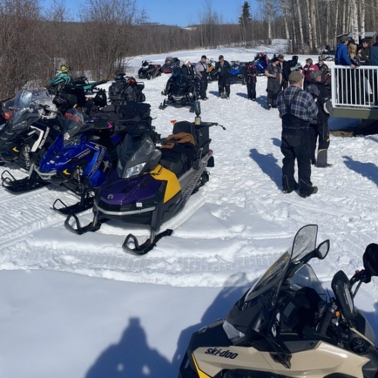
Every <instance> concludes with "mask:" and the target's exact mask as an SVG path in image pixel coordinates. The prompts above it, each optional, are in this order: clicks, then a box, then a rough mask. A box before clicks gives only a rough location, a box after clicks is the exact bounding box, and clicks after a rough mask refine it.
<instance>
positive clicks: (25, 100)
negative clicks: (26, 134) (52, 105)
mask: <svg viewBox="0 0 378 378" xmlns="http://www.w3.org/2000/svg"><path fill="white" fill-rule="evenodd" d="M48 98H49V96H48V94H47V91H46V89H45V88H43V89H38V88H37V89H33V90H26V89H22V90H20V91H18V92H17V93H16V96H15V97H14V99H13V100H9V101H8V102H7V104H6V105H5V106H6V107H7V109H6V111H7V112H8V113H9V115H10V119H11V123H12V129H13V130H15V129H20V128H23V127H24V126H25V127H27V126H28V125H27V122H26V120H25V118H26V117H27V115H28V114H30V113H38V111H39V110H40V105H41V104H42V103H45V102H46V101H47V99H48Z"/></svg>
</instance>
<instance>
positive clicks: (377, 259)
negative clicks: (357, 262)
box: [362, 243, 378, 276]
mask: <svg viewBox="0 0 378 378" xmlns="http://www.w3.org/2000/svg"><path fill="white" fill-rule="evenodd" d="M362 260H363V262H364V268H365V271H366V272H367V273H368V274H369V275H370V276H378V244H376V243H371V244H369V245H368V246H367V247H366V249H365V252H364V255H363V257H362Z"/></svg>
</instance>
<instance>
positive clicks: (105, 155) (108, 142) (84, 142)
mask: <svg viewBox="0 0 378 378" xmlns="http://www.w3.org/2000/svg"><path fill="white" fill-rule="evenodd" d="M142 119H144V120H146V121H147V122H151V118H150V105H149V104H138V103H132V102H129V103H128V104H127V105H121V106H119V107H118V108H115V107H114V106H112V105H110V106H108V107H105V108H104V109H103V110H102V112H100V113H97V114H96V115H95V116H94V117H93V118H92V119H89V118H87V117H86V115H85V113H84V112H83V111H81V110H79V109H70V110H69V111H68V112H66V113H65V115H64V117H62V118H61V120H62V121H61V130H62V132H61V133H60V134H59V135H58V137H57V138H56V140H55V141H54V143H53V144H52V145H51V147H50V148H49V149H48V150H47V151H46V153H45V155H44V156H43V158H42V159H41V162H40V164H39V166H38V167H35V170H36V172H37V174H38V176H39V177H40V179H42V180H44V181H45V182H48V183H51V184H54V185H58V186H64V187H66V188H68V189H69V190H71V191H73V192H74V193H75V194H77V195H78V196H79V197H80V201H79V202H78V203H76V204H74V205H70V206H67V205H66V204H65V203H64V202H63V201H62V200H60V199H57V200H56V201H55V202H54V204H53V205H52V208H53V209H54V210H56V211H58V212H60V213H62V214H71V213H78V212H81V211H84V210H87V209H89V208H91V207H92V206H93V192H94V191H95V190H96V189H97V188H98V187H100V186H101V185H102V184H104V182H105V179H106V177H107V176H108V174H109V173H110V172H111V170H112V169H113V167H115V165H116V162H117V148H118V146H119V145H120V144H121V142H122V140H123V138H124V136H125V135H126V134H127V132H128V131H129V130H130V128H131V127H132V125H133V124H135V123H136V122H137V121H139V120H142ZM58 205H60V207H58ZM61 205H63V206H61Z"/></svg>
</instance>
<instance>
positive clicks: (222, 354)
mask: <svg viewBox="0 0 378 378" xmlns="http://www.w3.org/2000/svg"><path fill="white" fill-rule="evenodd" d="M205 354H211V355H212V356H219V357H224V358H231V359H232V360H233V359H235V358H236V357H237V356H238V353H232V352H230V351H229V350H228V349H227V350H223V349H218V348H209V349H208V350H207V351H206V352H205Z"/></svg>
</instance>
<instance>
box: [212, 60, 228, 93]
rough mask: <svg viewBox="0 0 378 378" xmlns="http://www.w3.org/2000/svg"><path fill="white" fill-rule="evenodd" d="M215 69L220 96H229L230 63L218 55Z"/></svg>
mask: <svg viewBox="0 0 378 378" xmlns="http://www.w3.org/2000/svg"><path fill="white" fill-rule="evenodd" d="M215 71H216V73H217V75H218V89H219V97H220V98H227V99H229V98H230V82H231V74H230V71H231V65H230V63H228V62H227V60H224V57H223V55H219V61H218V62H217V63H216V64H215ZM225 92H226V93H225Z"/></svg>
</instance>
